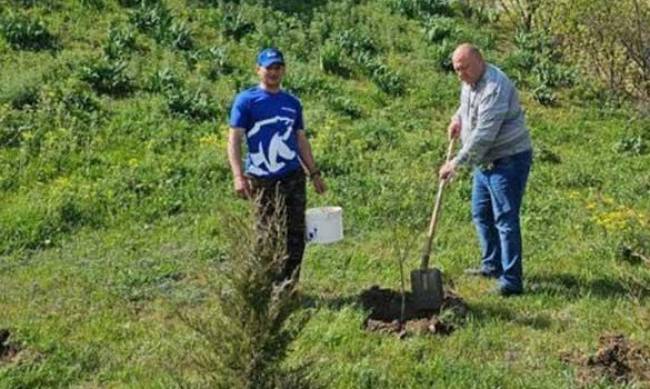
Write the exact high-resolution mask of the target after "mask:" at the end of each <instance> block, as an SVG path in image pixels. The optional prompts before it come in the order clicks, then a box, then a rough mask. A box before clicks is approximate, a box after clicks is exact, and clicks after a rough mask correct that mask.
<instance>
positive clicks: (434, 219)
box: [420, 138, 456, 270]
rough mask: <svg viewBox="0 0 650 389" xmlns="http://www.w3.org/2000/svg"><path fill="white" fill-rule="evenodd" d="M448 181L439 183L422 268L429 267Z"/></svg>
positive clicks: (449, 150) (452, 141)
mask: <svg viewBox="0 0 650 389" xmlns="http://www.w3.org/2000/svg"><path fill="white" fill-rule="evenodd" d="M455 140H456V139H454V138H451V140H450V141H449V147H448V148H447V159H446V161H447V162H449V161H450V160H451V154H452V152H453V151H454V144H455ZM446 183H447V179H444V180H440V184H438V194H437V195H436V201H435V204H434V205H433V212H432V213H431V222H430V223H429V232H428V233H427V241H426V244H425V245H424V250H423V251H422V264H421V266H420V268H421V269H422V270H426V269H427V268H428V267H429V257H430V256H431V245H432V243H433V237H434V235H435V233H436V227H437V225H438V216H439V215H440V206H441V204H442V191H443V189H444V188H445V184H446Z"/></svg>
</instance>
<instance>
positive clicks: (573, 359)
mask: <svg viewBox="0 0 650 389" xmlns="http://www.w3.org/2000/svg"><path fill="white" fill-rule="evenodd" d="M562 359H563V360H564V362H567V363H572V364H577V365H578V366H579V368H578V371H577V373H576V378H577V380H578V383H579V384H580V385H584V386H589V385H592V384H595V383H596V382H597V381H599V380H600V379H602V378H603V377H604V378H606V379H607V380H609V381H611V382H613V383H615V384H632V383H635V384H642V385H650V352H649V351H648V350H647V349H644V348H642V347H641V346H639V345H636V344H633V343H632V342H630V341H629V340H627V339H626V338H625V336H624V335H621V334H616V335H611V334H607V335H602V336H601V337H600V339H599V347H598V350H597V351H596V354H594V355H591V356H576V355H575V354H573V355H564V356H563V357H562ZM644 387H645V386H644Z"/></svg>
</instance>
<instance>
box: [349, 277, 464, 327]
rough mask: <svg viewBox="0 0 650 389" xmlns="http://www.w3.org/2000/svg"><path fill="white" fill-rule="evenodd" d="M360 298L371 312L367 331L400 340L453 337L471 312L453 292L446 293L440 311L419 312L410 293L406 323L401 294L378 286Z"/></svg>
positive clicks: (367, 321) (406, 305) (406, 310)
mask: <svg viewBox="0 0 650 389" xmlns="http://www.w3.org/2000/svg"><path fill="white" fill-rule="evenodd" d="M360 297H361V304H362V306H363V307H364V309H366V310H368V311H369V312H370V314H369V315H368V317H367V318H366V320H365V322H364V328H365V329H366V330H368V331H377V332H382V333H387V334H394V335H397V336H399V337H405V336H411V335H428V334H440V335H447V334H450V333H451V332H453V331H454V330H455V329H456V327H457V326H458V325H459V324H460V322H462V320H463V319H464V318H465V317H466V316H467V312H468V308H467V305H466V304H465V302H464V301H463V299H462V298H460V297H458V296H457V295H455V294H453V293H452V292H451V291H449V290H446V291H445V297H444V300H443V303H442V307H441V308H440V310H439V311H418V310H417V309H415V307H414V304H413V296H412V294H411V293H408V292H407V293H406V294H405V305H404V308H405V309H404V317H403V320H400V318H401V317H402V314H401V309H402V308H401V307H402V294H401V293H400V292H399V291H395V290H392V289H382V288H380V287H378V286H376V285H375V286H372V287H371V288H370V289H367V290H364V291H363V292H361V295H360ZM441 312H443V314H441Z"/></svg>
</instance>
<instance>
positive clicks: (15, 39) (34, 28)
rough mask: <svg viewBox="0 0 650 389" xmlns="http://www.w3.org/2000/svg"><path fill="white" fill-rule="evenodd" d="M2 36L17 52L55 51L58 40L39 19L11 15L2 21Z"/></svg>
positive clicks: (0, 22) (0, 25) (0, 21)
mask: <svg viewBox="0 0 650 389" xmlns="http://www.w3.org/2000/svg"><path fill="white" fill-rule="evenodd" d="M0 34H2V36H3V37H4V38H5V40H6V41H7V42H8V43H9V44H10V45H11V47H13V48H14V49H16V50H33V51H38V50H53V49H56V48H57V46H58V42H57V39H56V37H55V36H54V35H52V34H51V33H50V32H49V31H48V29H47V27H46V26H45V24H44V23H43V22H42V21H41V20H38V19H32V18H29V17H27V16H22V15H9V16H7V17H3V18H2V19H0Z"/></svg>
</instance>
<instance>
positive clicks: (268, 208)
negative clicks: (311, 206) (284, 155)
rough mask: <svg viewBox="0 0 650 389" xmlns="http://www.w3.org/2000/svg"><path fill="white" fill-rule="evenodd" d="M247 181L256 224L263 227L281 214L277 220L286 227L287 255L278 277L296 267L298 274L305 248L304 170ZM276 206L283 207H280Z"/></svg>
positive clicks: (284, 276) (305, 197)
mask: <svg viewBox="0 0 650 389" xmlns="http://www.w3.org/2000/svg"><path fill="white" fill-rule="evenodd" d="M250 182H251V186H252V189H253V195H254V196H255V198H256V199H257V201H256V204H257V223H258V226H262V227H266V224H268V223H269V221H270V220H271V219H272V216H273V215H274V214H277V215H279V216H281V217H282V218H283V220H281V221H280V223H281V225H283V226H284V228H286V249H287V258H286V262H285V263H284V267H283V269H282V271H281V274H280V277H281V279H288V278H290V277H291V276H292V274H293V273H294V271H295V272H296V273H297V274H296V278H297V277H298V276H299V275H300V265H301V263H302V257H303V254H304V252H305V207H306V204H307V191H306V179H305V174H304V173H303V172H302V170H297V171H296V172H292V173H289V174H288V175H287V176H284V177H281V178H279V179H259V178H250ZM278 206H279V207H282V208H284V209H283V210H280V211H279V210H278V209H276V208H277V207H278Z"/></svg>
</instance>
